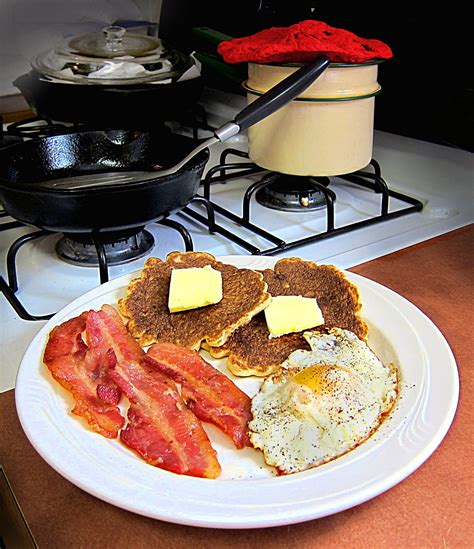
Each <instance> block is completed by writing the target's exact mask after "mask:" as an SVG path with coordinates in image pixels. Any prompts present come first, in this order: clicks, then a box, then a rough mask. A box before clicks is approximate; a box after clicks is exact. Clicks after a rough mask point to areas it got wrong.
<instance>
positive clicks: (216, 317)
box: [119, 252, 271, 350]
mask: <svg viewBox="0 0 474 549" xmlns="http://www.w3.org/2000/svg"><path fill="white" fill-rule="evenodd" d="M206 265H211V266H212V267H213V268H214V269H216V270H218V271H220V272H221V273H222V290H223V297H222V300H221V301H220V302H219V303H216V304H215V305H208V306H206V307H200V308H198V309H192V310H189V311H182V312H177V313H170V312H169V309H168V293H169V284H170V278H171V270H172V269H183V268H190V267H204V266H206ZM270 300H271V297H270V294H269V293H268V292H267V284H266V283H265V282H264V280H263V275H262V274H261V273H258V272H256V271H251V270H249V269H237V267H233V266H232V265H226V264H224V263H220V262H219V261H217V260H216V259H215V257H214V256H212V255H211V254H208V253H204V252H185V253H179V252H173V253H171V254H169V255H168V256H167V258H166V261H162V260H161V259H158V258H150V259H148V260H147V262H146V263H145V266H144V268H143V271H142V273H141V276H140V278H135V279H134V280H132V281H131V282H130V284H129V285H128V288H127V296H126V297H125V298H123V299H121V300H120V301H119V309H120V312H121V313H122V314H123V315H124V316H125V317H128V319H129V321H128V324H127V327H128V330H129V332H130V333H131V334H132V336H133V337H135V338H136V339H137V340H138V341H139V343H140V345H142V346H147V345H151V344H153V343H156V342H168V343H174V344H176V345H181V346H183V347H187V348H189V349H195V350H197V349H199V348H200V346H201V343H202V342H206V343H207V345H208V346H213V347H218V346H220V345H222V344H224V343H225V341H226V340H227V339H228V337H229V336H230V335H231V334H232V332H234V331H235V330H236V329H237V328H239V327H241V326H243V325H244V324H247V323H248V322H249V321H250V320H251V319H252V317H253V316H255V315H256V314H257V313H259V312H260V311H262V310H263V309H264V308H265V307H266V306H267V305H268V303H269V302H270Z"/></svg>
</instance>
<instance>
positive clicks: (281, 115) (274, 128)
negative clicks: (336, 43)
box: [243, 61, 381, 176]
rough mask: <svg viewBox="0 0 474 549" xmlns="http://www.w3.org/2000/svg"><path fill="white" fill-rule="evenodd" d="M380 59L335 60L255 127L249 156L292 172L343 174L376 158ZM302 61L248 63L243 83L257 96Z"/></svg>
mask: <svg viewBox="0 0 474 549" xmlns="http://www.w3.org/2000/svg"><path fill="white" fill-rule="evenodd" d="M378 64H379V62H376V61H374V62H368V63H362V64H331V65H329V67H328V68H327V69H326V71H325V72H324V73H323V74H322V75H321V77H320V78H318V80H317V81H316V82H315V83H314V84H313V85H312V86H310V87H309V88H307V89H306V90H305V91H304V93H302V94H301V95H300V96H298V97H297V98H296V99H295V100H293V101H292V102H291V103H289V104H288V105H286V106H285V107H283V108H282V109H280V110H279V111H278V112H276V113H274V114H272V115H271V116H269V117H268V118H266V119H265V120H263V121H262V122H260V123H258V124H256V125H255V126H253V127H252V128H249V131H248V135H249V156H250V158H251V159H252V161H253V162H255V163H256V164H258V165H259V166H262V167H263V168H267V169H269V170H272V171H276V172H281V173H287V174H292V175H304V176H308V175H312V176H324V175H341V174H347V173H351V172H354V171H357V170H360V169H361V168H364V167H365V166H367V164H368V163H369V162H370V160H371V158H372V148H373V125H374V104H375V96H376V95H377V94H379V93H380V91H381V87H380V86H379V84H378V83H377V69H378ZM297 68H298V65H294V64H292V65H290V64H288V65H276V64H267V65H263V64H257V63H249V64H248V80H247V81H246V82H245V83H244V84H243V87H244V88H245V90H246V91H247V98H248V102H249V103H251V102H252V101H254V100H255V99H257V98H258V97H259V96H260V95H261V94H262V93H264V92H265V91H266V90H267V89H268V88H271V87H272V86H273V85H274V84H275V83H276V82H279V81H280V80H281V79H283V78H285V77H286V76H287V75H288V74H291V73H292V72H294V71H295V70H296V69H297Z"/></svg>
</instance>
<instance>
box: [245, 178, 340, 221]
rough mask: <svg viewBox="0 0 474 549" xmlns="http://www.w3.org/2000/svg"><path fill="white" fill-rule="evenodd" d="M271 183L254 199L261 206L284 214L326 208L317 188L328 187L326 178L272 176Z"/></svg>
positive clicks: (322, 194)
mask: <svg viewBox="0 0 474 549" xmlns="http://www.w3.org/2000/svg"><path fill="white" fill-rule="evenodd" d="M269 179H270V180H271V182H270V183H269V184H268V185H266V186H265V187H263V188H261V189H260V190H258V191H257V192H256V194H255V199H256V200H257V202H258V203H259V204H261V205H262V206H266V207H267V208H271V209H273V210H280V211H285V212H302V211H308V210H320V209H321V208H324V207H326V199H325V197H324V193H323V192H322V191H321V190H320V189H319V188H318V187H320V186H321V185H324V186H325V187H327V185H329V178H328V177H311V176H309V177H306V176H299V175H287V174H282V173H275V174H272V175H271V177H270V178H268V177H267V180H269Z"/></svg>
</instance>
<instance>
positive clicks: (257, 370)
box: [209, 258, 367, 376]
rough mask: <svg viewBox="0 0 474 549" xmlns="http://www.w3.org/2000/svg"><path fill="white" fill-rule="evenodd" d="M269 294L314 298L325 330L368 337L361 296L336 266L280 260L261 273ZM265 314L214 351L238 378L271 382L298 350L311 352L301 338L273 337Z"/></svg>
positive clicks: (213, 349)
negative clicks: (269, 377)
mask: <svg viewBox="0 0 474 549" xmlns="http://www.w3.org/2000/svg"><path fill="white" fill-rule="evenodd" d="M262 274H263V278H264V280H265V282H266V283H267V284H268V291H269V292H270V294H271V295H272V296H273V297H275V296H285V295H291V296H303V297H310V298H316V300H317V304H318V306H319V308H320V309H321V312H322V316H323V318H324V325H325V326H337V327H339V328H344V329H346V330H350V331H352V332H354V333H355V334H356V335H357V336H358V337H359V338H361V339H365V338H366V337H367V325H366V324H365V322H364V321H363V320H362V318H361V317H360V314H359V312H360V309H361V303H360V299H359V292H358V290H357V288H356V286H355V285H354V284H352V283H351V282H350V281H349V280H348V279H347V278H346V277H345V275H344V273H343V272H342V271H340V270H339V269H338V268H336V267H334V266H332V265H317V264H316V263H313V262H311V261H303V260H301V259H297V258H288V259H280V260H279V261H278V262H277V263H276V264H275V267H274V269H266V270H264V271H262ZM269 335H270V333H269V330H268V327H267V323H266V320H265V316H264V314H263V313H262V314H260V315H257V316H255V317H254V318H253V319H252V320H251V322H250V323H248V324H247V325H246V326H243V327H241V328H239V329H238V330H236V331H235V332H234V333H233V334H232V336H231V337H230V338H229V339H228V340H227V341H226V343H224V345H222V346H220V347H210V348H209V352H210V353H211V354H212V356H214V357H215V358H221V357H224V356H227V355H228V360H227V366H228V368H229V370H230V371H231V372H232V373H233V374H235V375H238V376H250V375H256V376H267V375H269V374H271V373H273V372H275V371H276V370H277V369H278V367H279V366H280V364H281V363H282V362H283V361H284V360H285V359H286V358H287V357H288V355H289V354H290V353H291V352H292V351H295V350H296V349H309V347H308V343H307V341H306V340H305V338H304V337H303V334H302V333H292V334H287V335H282V336H280V337H272V338H270V337H269Z"/></svg>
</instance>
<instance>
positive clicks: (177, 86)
mask: <svg viewBox="0 0 474 549" xmlns="http://www.w3.org/2000/svg"><path fill="white" fill-rule="evenodd" d="M31 65H32V70H31V71H30V72H28V73H26V74H23V75H21V76H20V77H18V78H17V79H16V80H15V81H14V85H15V86H16V87H17V88H18V89H19V90H20V91H21V92H22V94H23V95H24V97H25V99H26V100H27V102H28V104H29V105H30V107H31V109H32V110H33V111H34V112H35V113H36V114H38V115H40V116H44V117H46V118H49V119H51V120H54V121H58V122H73V123H85V124H89V125H93V126H94V127H98V126H102V127H111V126H114V127H116V126H117V124H120V125H121V126H128V127H130V126H132V127H133V126H135V127H137V126H148V125H149V124H150V121H151V122H153V123H156V122H161V121H163V120H168V119H170V118H173V117H177V116H179V115H181V114H182V112H183V111H184V110H185V109H187V108H188V107H190V106H192V105H193V104H195V103H196V102H197V100H198V99H199V96H200V94H201V91H202V80H201V77H200V73H199V70H198V68H197V66H196V65H195V63H194V60H193V58H191V57H190V56H188V55H186V54H184V53H182V52H179V51H176V50H174V49H172V48H170V47H169V46H168V45H167V44H166V43H165V42H163V41H162V40H160V39H159V38H156V37H152V36H143V35H139V34H134V33H130V32H128V31H126V30H125V29H124V28H122V27H116V26H110V27H105V28H104V29H103V31H102V33H91V34H86V35H81V36H77V37H73V38H68V39H66V40H64V41H62V42H61V43H59V44H57V45H56V46H55V47H54V48H53V49H52V50H48V51H46V52H42V53H40V54H39V55H37V56H36V57H34V58H33V59H32V60H31Z"/></svg>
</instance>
